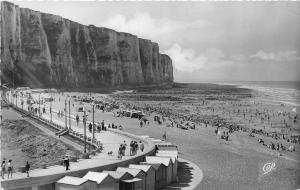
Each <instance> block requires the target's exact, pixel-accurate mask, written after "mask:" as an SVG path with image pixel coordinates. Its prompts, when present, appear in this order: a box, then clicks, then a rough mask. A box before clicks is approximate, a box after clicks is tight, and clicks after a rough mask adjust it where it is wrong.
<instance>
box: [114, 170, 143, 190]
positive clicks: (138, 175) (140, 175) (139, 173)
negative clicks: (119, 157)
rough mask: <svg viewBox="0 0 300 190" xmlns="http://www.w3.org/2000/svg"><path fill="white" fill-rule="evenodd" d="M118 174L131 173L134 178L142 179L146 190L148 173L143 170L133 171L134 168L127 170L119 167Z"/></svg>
mask: <svg viewBox="0 0 300 190" xmlns="http://www.w3.org/2000/svg"><path fill="white" fill-rule="evenodd" d="M116 171H117V172H128V173H130V174H131V175H132V176H133V177H134V178H139V179H142V180H143V181H142V187H143V188H142V189H143V190H146V173H145V172H144V171H143V170H140V169H133V168H125V167H118V168H117V170H116ZM123 181H124V180H123Z"/></svg>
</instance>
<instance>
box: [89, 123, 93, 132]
mask: <svg viewBox="0 0 300 190" xmlns="http://www.w3.org/2000/svg"><path fill="white" fill-rule="evenodd" d="M92 128H93V125H92V123H90V124H89V131H90V133H91V132H92Z"/></svg>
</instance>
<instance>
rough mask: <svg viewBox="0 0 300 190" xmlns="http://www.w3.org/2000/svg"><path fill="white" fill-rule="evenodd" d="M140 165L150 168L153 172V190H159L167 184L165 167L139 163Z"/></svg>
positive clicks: (158, 164)
mask: <svg viewBox="0 0 300 190" xmlns="http://www.w3.org/2000/svg"><path fill="white" fill-rule="evenodd" d="M140 164H141V165H149V166H152V167H153V168H154V170H155V190H159V189H161V188H162V187H164V186H166V184H167V183H166V182H167V174H166V173H167V167H166V166H165V165H163V164H161V163H148V162H140Z"/></svg>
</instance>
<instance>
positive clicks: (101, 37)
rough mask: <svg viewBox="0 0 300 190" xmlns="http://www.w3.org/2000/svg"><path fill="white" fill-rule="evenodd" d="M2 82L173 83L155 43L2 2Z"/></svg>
mask: <svg viewBox="0 0 300 190" xmlns="http://www.w3.org/2000/svg"><path fill="white" fill-rule="evenodd" d="M1 69H2V74H1V78H2V80H3V81H2V83H10V84H12V83H15V84H16V85H18V86H30V87H70V88H72V87H100V88H101V87H118V86H121V85H126V86H139V85H161V84H166V83H167V84H170V83H172V82H173V67H172V61H171V59H170V57H169V56H167V55H162V54H160V53H159V47H158V44H157V43H153V42H151V41H150V40H145V39H139V38H138V37H137V36H134V35H131V34H128V33H123V32H116V31H114V30H111V29H108V28H100V27H95V26H92V25H90V26H84V25H81V24H79V23H76V22H73V21H70V20H67V19H64V18H62V17H60V16H56V15H50V14H45V13H40V12H37V11H33V10H30V9H24V8H19V7H18V6H16V5H14V4H12V3H9V2H1Z"/></svg>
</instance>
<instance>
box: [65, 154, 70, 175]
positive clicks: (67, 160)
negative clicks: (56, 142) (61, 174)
mask: <svg viewBox="0 0 300 190" xmlns="http://www.w3.org/2000/svg"><path fill="white" fill-rule="evenodd" d="M64 164H65V166H66V171H67V170H70V169H69V167H70V160H69V156H68V155H66V157H65V159H64Z"/></svg>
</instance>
